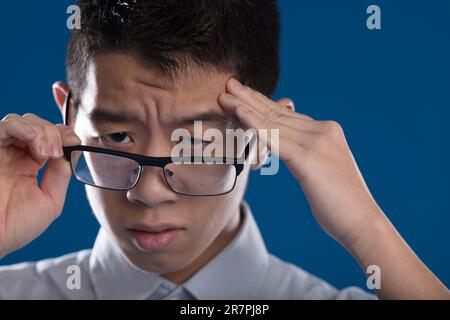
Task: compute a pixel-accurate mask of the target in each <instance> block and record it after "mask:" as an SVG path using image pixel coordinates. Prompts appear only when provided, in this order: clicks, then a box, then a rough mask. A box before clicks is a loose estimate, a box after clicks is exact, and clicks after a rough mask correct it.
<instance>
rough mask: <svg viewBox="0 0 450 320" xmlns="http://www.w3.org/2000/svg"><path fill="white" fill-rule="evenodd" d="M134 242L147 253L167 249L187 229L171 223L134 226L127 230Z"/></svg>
mask: <svg viewBox="0 0 450 320" xmlns="http://www.w3.org/2000/svg"><path fill="white" fill-rule="evenodd" d="M127 230H128V232H129V233H130V234H131V237H132V238H133V242H134V243H135V244H136V245H137V247H138V248H139V249H141V250H142V251H146V252H153V251H159V250H163V249H167V248H168V247H169V246H170V245H171V244H172V243H173V242H174V241H175V240H176V238H177V237H179V235H180V233H181V232H182V231H183V230H185V228H183V227H180V226H178V225H174V224H169V223H159V224H153V225H142V224H141V225H134V226H131V227H130V228H128V229H127Z"/></svg>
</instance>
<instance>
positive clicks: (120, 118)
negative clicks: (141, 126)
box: [88, 108, 142, 123]
mask: <svg viewBox="0 0 450 320" xmlns="http://www.w3.org/2000/svg"><path fill="white" fill-rule="evenodd" d="M88 118H89V119H90V120H91V121H92V122H96V123H102V122H106V123H142V120H141V119H139V118H138V117H137V116H136V115H133V114H129V113H124V112H121V113H116V112H112V111H109V110H105V109H101V108H96V109H94V110H93V111H92V112H90V113H89V114H88Z"/></svg>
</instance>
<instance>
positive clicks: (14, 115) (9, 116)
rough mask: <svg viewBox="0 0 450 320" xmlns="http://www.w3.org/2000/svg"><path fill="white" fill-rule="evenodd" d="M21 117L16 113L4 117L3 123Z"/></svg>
mask: <svg viewBox="0 0 450 320" xmlns="http://www.w3.org/2000/svg"><path fill="white" fill-rule="evenodd" d="M19 117H20V116H19V115H18V114H15V113H8V114H7V115H6V116H5V117H3V119H2V121H6V120H11V119H17V118H19Z"/></svg>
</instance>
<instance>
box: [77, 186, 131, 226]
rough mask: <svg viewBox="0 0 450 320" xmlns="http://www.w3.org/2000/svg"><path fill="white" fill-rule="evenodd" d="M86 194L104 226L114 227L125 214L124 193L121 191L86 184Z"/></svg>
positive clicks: (96, 215)
mask: <svg viewBox="0 0 450 320" xmlns="http://www.w3.org/2000/svg"><path fill="white" fill-rule="evenodd" d="M85 188H86V195H87V198H88V200H89V204H90V206H91V208H92V211H93V212H94V214H95V217H96V218H97V220H98V222H99V223H100V225H101V226H102V227H106V228H108V229H114V226H115V225H117V224H119V223H120V221H121V220H122V219H121V215H122V214H123V211H124V210H122V208H123V201H124V199H125V198H124V195H123V194H122V193H121V192H120V191H110V190H104V189H100V188H94V187H91V186H86V187H85Z"/></svg>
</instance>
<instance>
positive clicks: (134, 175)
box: [63, 93, 252, 196]
mask: <svg viewBox="0 0 450 320" xmlns="http://www.w3.org/2000/svg"><path fill="white" fill-rule="evenodd" d="M69 99H70V93H69V94H68V96H67V99H66V108H67V107H68V101H70V100H69ZM67 113H68V112H67V109H66V117H65V120H66V123H67V121H68V116H67ZM251 143H252V142H251V141H250V142H249V143H247V145H246V146H245V151H244V154H243V155H242V156H241V157H240V158H227V157H195V156H192V157H182V158H181V157H180V158H172V157H147V156H143V155H139V154H134V153H128V152H123V151H118V150H111V149H105V148H99V147H93V146H84V145H78V146H71V147H63V151H64V156H65V158H66V159H67V160H68V161H69V162H70V164H71V168H72V172H73V174H74V176H75V178H76V179H77V180H78V181H80V182H82V183H84V184H86V185H90V186H94V187H98V188H102V189H108V190H117V191H124V190H130V189H132V188H134V187H135V186H136V184H137V183H138V182H139V179H140V177H141V175H142V172H143V169H144V167H146V166H150V167H157V168H158V167H159V168H161V169H162V170H161V171H160V175H161V178H163V179H164V181H165V182H166V184H167V185H168V186H169V188H170V189H171V190H172V191H174V192H175V193H178V194H182V195H189V196H216V195H222V194H226V193H229V192H231V191H232V190H233V189H234V187H235V185H236V180H237V177H238V176H239V175H240V174H241V172H242V171H243V169H244V162H245V160H247V157H248V154H249V149H250V144H251Z"/></svg>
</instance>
